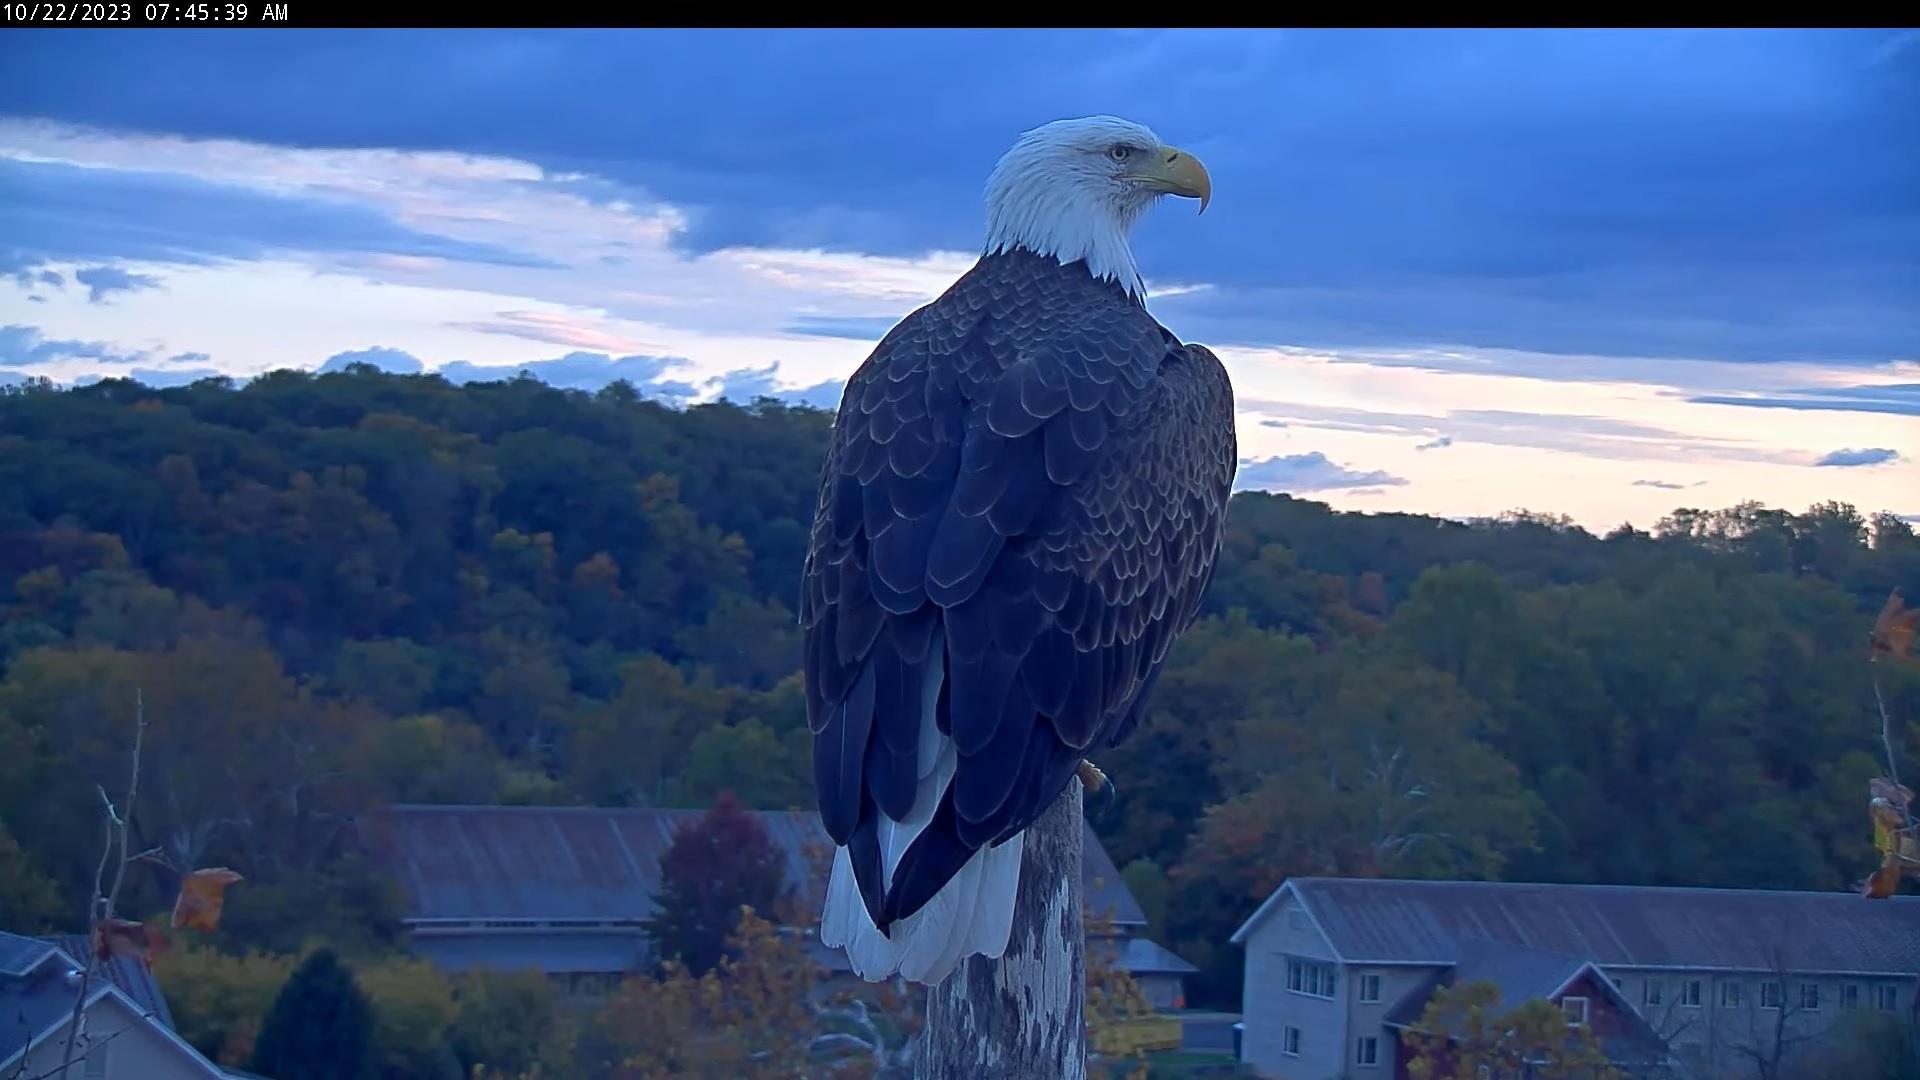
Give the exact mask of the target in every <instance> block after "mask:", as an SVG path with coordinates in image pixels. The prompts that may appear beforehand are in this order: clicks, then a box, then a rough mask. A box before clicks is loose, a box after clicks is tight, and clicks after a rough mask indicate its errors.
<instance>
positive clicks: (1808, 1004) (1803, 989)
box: [1800, 983, 1820, 1009]
mask: <svg viewBox="0 0 1920 1080" xmlns="http://www.w3.org/2000/svg"><path fill="white" fill-rule="evenodd" d="M1800 1007H1801V1008H1803V1009H1817V1008H1819V1007H1820V984H1819V983H1801V984H1800Z"/></svg>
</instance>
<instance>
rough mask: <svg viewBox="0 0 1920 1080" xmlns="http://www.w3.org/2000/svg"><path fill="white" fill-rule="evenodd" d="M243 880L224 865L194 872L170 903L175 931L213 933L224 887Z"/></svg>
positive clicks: (223, 900)
mask: <svg viewBox="0 0 1920 1080" xmlns="http://www.w3.org/2000/svg"><path fill="white" fill-rule="evenodd" d="M242 880H245V879H243V878H242V877H241V876H240V875H239V874H237V873H234V872H233V871H232V870H229V869H227V868H226V867H224V866H215V867H211V868H208V869H204V870H195V871H194V872H193V873H191V874H188V875H187V879H186V880H185V881H184V882H181V884H180V896H179V898H178V899H177V900H175V901H174V902H173V926H174V929H176V930H204V931H207V932H209V933H210V932H212V931H213V930H215V929H217V928H218V927H219V925H220V908H221V906H222V905H223V904H224V903H225V901H226V895H227V886H229V885H231V884H233V883H234V882H236V881H242Z"/></svg>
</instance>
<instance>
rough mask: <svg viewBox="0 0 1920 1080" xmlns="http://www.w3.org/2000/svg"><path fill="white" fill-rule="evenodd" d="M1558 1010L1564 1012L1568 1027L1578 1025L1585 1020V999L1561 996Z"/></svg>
mask: <svg viewBox="0 0 1920 1080" xmlns="http://www.w3.org/2000/svg"><path fill="white" fill-rule="evenodd" d="M1560 1011H1561V1012H1563V1013H1565V1014H1566V1016H1567V1026H1568V1027H1579V1026H1580V1025H1582V1024H1584V1023H1586V1022H1587V999H1586V998H1583V997H1566V998H1561V999H1560Z"/></svg>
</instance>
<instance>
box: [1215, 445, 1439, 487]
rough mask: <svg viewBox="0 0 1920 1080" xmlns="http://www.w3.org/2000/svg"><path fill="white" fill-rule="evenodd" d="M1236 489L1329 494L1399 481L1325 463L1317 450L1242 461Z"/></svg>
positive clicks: (1399, 484)
mask: <svg viewBox="0 0 1920 1080" xmlns="http://www.w3.org/2000/svg"><path fill="white" fill-rule="evenodd" d="M1233 483H1234V487H1235V488H1236V489H1246V488H1256V489H1262V490H1267V491H1330V490H1334V489H1338V488H1385V487H1399V486H1401V485H1403V484H1405V483H1406V481H1405V480H1403V479H1401V478H1400V477H1397V476H1393V475H1390V474H1388V473H1386V472H1382V471H1379V470H1373V471H1368V472H1362V471H1359V470H1355V469H1349V468H1347V467H1346V466H1344V465H1338V464H1335V463H1334V462H1332V461H1330V460H1328V458H1327V455H1325V454H1323V453H1321V452H1319V451H1318V450H1315V451H1312V452H1311V453H1305V454H1290V455H1287V456H1285V457H1270V458H1260V459H1254V460H1250V461H1243V462H1241V463H1240V467H1239V469H1238V470H1237V472H1236V474H1235V476H1234V482H1233Z"/></svg>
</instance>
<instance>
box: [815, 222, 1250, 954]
mask: <svg viewBox="0 0 1920 1080" xmlns="http://www.w3.org/2000/svg"><path fill="white" fill-rule="evenodd" d="M1235 455H1236V444H1235V437H1234V430H1233V401H1232V391H1231V388H1230V386H1229V384H1228V381H1227V377H1226V373H1225V371H1224V370H1223V369H1222V368H1221V366H1220V363H1219V361H1218V360H1217V359H1215V357H1214V356H1213V354H1212V353H1211V352H1209V351H1208V350H1207V349H1205V348H1202V347H1200V346H1197V345H1182V344H1181V343H1180V342H1179V341H1178V340H1176V339H1175V338H1174V337H1173V335H1171V334H1169V333H1168V332H1167V331H1166V330H1165V329H1163V328H1162V327H1161V326H1160V325H1159V324H1158V323H1157V322H1156V321H1155V320H1154V319H1153V317H1152V316H1151V315H1149V314H1148V313H1147V311H1146V310H1145V308H1144V307H1142V306H1141V305H1140V304H1139V303H1137V302H1136V301H1134V300H1132V299H1130V298H1129V297H1128V296H1127V295H1126V294H1125V293H1124V292H1123V291H1122V290H1121V289H1120V288H1119V287H1118V286H1116V285H1114V284H1112V283H1111V282H1103V281H1098V280H1096V279H1094V278H1093V277H1092V276H1091V275H1089V274H1088V273H1087V271H1086V268H1085V266H1084V265H1082V264H1078V263H1075V264H1070V265H1067V266H1062V265H1060V264H1059V263H1058V262H1057V261H1055V260H1053V259H1051V258H1046V257H1042V256H1037V255H1033V254H1031V253H1028V252H1025V251H1021V250H1014V251H1010V252H1007V253H1004V254H996V255H989V256H987V257H985V258H983V259H982V260H981V261H980V263H979V264H978V265H977V266H975V267H974V269H973V270H971V271H970V272H968V273H967V274H966V275H965V276H964V277H962V278H961V279H960V280H959V281H958V282H956V283H955V284H954V286H953V287H952V288H951V289H949V290H948V291H947V292H946V293H945V294H944V295H942V296H941V297H940V298H939V299H938V300H936V301H935V302H933V303H931V304H929V305H927V306H925V307H923V308H921V309H919V310H918V311H916V312H914V313H913V314H912V315H910V316H908V317H907V318H906V319H904V320H902V322H901V323H900V324H899V325H898V326H896V327H895V328H894V329H893V330H892V332H890V333H889V334H888V335H887V337H886V338H885V339H884V340H883V341H881V342H880V344H879V345H878V347H877V348H876V349H875V350H874V352H873V354H872V355H871V356H870V357H869V358H868V359H867V361H866V362H865V363H864V364H863V365H862V366H861V368H860V370H859V371H858V372H857V373H856V374H855V375H854V377H853V378H852V379H851V380H850V381H849V382H848V384H847V388H846V391H845V394H844V396H843V398H842V400H841V403H840V409H839V413H838V416H837V419H836V422H835V426H834V431H833V436H832V441H831V444H830V446H829V449H828V452H827V458H826V462H825V465H824V468H823V470H822V474H821V481H820V495H819V506H818V512H817V515H816V517H815V520H814V525H813V533H812V539H811V544H810V547H809V550H808V553H807V558H806V564H805V569H804V580H803V585H802V595H801V598H800V621H801V624H802V626H803V627H804V629H805V638H806V656H805V671H806V692H807V717H808V726H809V727H810V728H811V729H812V731H813V733H814V778H815V783H816V788H817V794H818V797H819V805H820V814H821V818H822V820H823V822H824V824H825V826H826V829H827V832H828V833H829V834H830V835H831V836H832V837H833V839H834V842H835V843H836V844H840V845H846V846H847V847H848V848H849V852H848V854H849V856H850V858H851V862H852V866H853V870H854V876H855V877H856V879H857V880H858V882H859V885H860V893H861V896H862V899H863V900H864V902H865V904H866V907H867V909H868V912H869V914H870V915H871V916H872V918H873V921H874V924H875V926H877V927H878V928H880V929H881V930H882V931H885V930H886V929H887V927H888V926H889V924H891V923H892V922H894V921H895V920H898V919H901V918H905V917H906V916H908V915H911V914H913V913H914V912H915V911H917V910H919V908H920V907H921V906H922V905H923V904H925V903H926V902H927V900H928V899H929V898H930V897H931V896H933V894H934V893H935V892H937V891H938V890H939V888H940V887H941V886H942V885H943V884H945V883H946V882H947V880H948V879H949V878H951V877H952V876H953V875H954V873H955V872H956V871H957V870H958V869H959V868H960V867H961V866H962V865H963V864H964V863H965V862H966V860H967V859H968V858H969V857H970V856H971V855H972V854H973V853H974V852H975V850H977V849H978V848H979V847H980V846H982V845H984V844H990V843H997V842H1001V841H1005V840H1007V839H1009V838H1011V837H1012V836H1013V835H1015V834H1016V833H1018V832H1019V831H1021V830H1023V829H1025V828H1026V827H1027V826H1028V825H1030V824H1032V822H1033V821H1034V820H1035V819H1036V818H1037V817H1038V816H1039V815H1040V813H1041V812H1042V811H1043V810H1045V809H1046V807H1047V806H1048V805H1049V804H1050V803H1051V802H1052V801H1053V799H1054V798H1056V797H1057V796H1058V795H1059V793H1060V791H1061V790H1062V789H1063V788H1064V787H1065V785H1066V783H1067V781H1068V779H1069V778H1070V777H1071V776H1072V774H1073V772H1074V770H1075V767H1076V766H1077V765H1078V763H1079V761H1080V760H1081V758H1082V757H1083V756H1084V755H1086V754H1088V753H1090V752H1091V751H1092V749H1093V748H1094V747H1096V746H1097V745H1111V744H1113V743H1115V742H1117V741H1119V740H1120V739H1122V738H1124V737H1125V736H1126V735H1127V733H1128V732H1130V731H1131V730H1132V728H1133V727H1134V725H1135V724H1136V723H1137V722H1138V720H1139V718H1140V715H1141V712H1142V711H1143V709H1144V706H1145V703H1146V699H1147V695H1148V694H1149V693H1150V691H1151V689H1152V686H1153V683H1154V680H1155V678H1156V677H1157V675H1158V673H1159V670H1160V667H1161V664H1162V663H1163V661H1164V660H1165V658H1166V655H1167V650H1168V648H1169V647H1170V646H1171V645H1172V644H1173V642H1174V640H1175V638H1176V637H1178V635H1179V634H1180V633H1181V632H1182V631H1184V630H1185V629H1186V628H1187V626H1188V625H1189V624H1190V623H1191V622H1192V620H1193V618H1194V616H1195V613H1196V612H1197V610H1198V608H1199V604H1200V600H1201V596H1202V594H1203V592H1204V591H1205V589H1206V586H1207V583H1208V581H1209V580H1210V578H1211V576H1212V573H1213V568H1214V565H1215V560H1216V558H1217V556H1218V553H1219V548H1220V537H1221V529H1222V523H1223V520H1224V517H1225V514H1226V504H1227V498H1228V495H1229V492H1230V489H1231V486H1232V480H1233V473H1234V467H1235V460H1236V456H1235ZM928 708H932V709H934V710H936V717H937V724H938V730H939V733H940V735H941V736H942V737H944V738H946V739H950V740H951V742H952V744H953V749H954V750H955V751H956V752H957V765H956V766H955V767H954V768H953V771H952V780H951V783H950V784H948V785H947V786H946V788H945V789H944V790H943V791H939V792H927V793H925V795H924V796H923V794H922V793H921V791H920V789H921V787H923V786H924V778H925V775H926V769H925V768H924V763H925V757H924V756H923V751H922V747H921V742H922V736H923V731H922V717H923V715H924V714H925V712H926V710H927V709H928ZM923 797H925V798H933V797H937V798H938V799H939V802H938V803H937V805H936V806H935V807H934V809H933V812H932V817H931V820H930V821H927V820H926V818H925V809H926V808H925V806H924V805H923V806H922V810H921V814H920V817H919V820H920V821H923V822H925V823H924V825H922V826H921V827H920V829H919V832H918V833H917V835H916V836H915V837H914V838H913V840H912V842H911V844H910V845H909V846H907V847H906V849H905V853H904V854H903V855H899V856H898V867H897V869H896V870H895V871H894V874H893V878H892V880H891V881H890V882H883V881H882V876H883V860H882V857H881V850H880V841H879V836H880V832H881V828H882V826H883V825H884V824H888V823H891V822H899V821H901V820H903V819H906V818H907V817H908V816H909V814H910V813H911V812H912V811H914V809H915V806H916V802H917V801H918V800H920V799H921V798H923ZM883 815H884V820H883Z"/></svg>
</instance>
